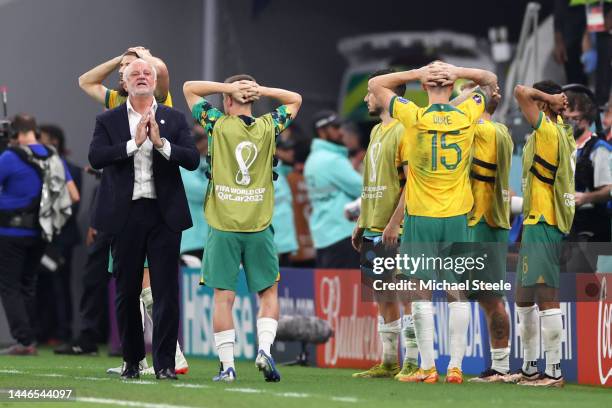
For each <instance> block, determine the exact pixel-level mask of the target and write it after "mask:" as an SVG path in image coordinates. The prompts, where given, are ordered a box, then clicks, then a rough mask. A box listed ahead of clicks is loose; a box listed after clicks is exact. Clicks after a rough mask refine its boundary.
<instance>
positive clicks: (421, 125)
mask: <svg viewBox="0 0 612 408" xmlns="http://www.w3.org/2000/svg"><path fill="white" fill-rule="evenodd" d="M483 110H484V97H483V95H482V94H480V93H476V92H475V93H473V94H472V95H470V96H469V98H468V99H467V100H466V101H465V102H463V103H462V104H460V105H459V106H458V107H454V106H451V105H450V104H438V103H436V104H431V105H429V106H427V107H425V108H418V107H416V105H414V107H413V113H412V120H405V121H403V122H404V126H405V127H406V133H405V135H404V138H405V140H404V143H403V144H402V146H403V148H404V150H405V152H404V153H403V155H402V158H403V160H404V161H407V162H408V169H409V170H408V180H407V190H408V192H407V207H408V213H409V214H410V215H417V216H426V217H452V216H456V215H461V214H466V213H467V212H469V211H470V209H471V207H472V204H473V198H472V193H471V189H470V181H469V164H470V159H471V151H472V143H473V140H474V126H475V121H476V119H477V118H478V117H479V116H480V115H481V114H482V111H483Z"/></svg>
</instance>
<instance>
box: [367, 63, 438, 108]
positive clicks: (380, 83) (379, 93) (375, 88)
mask: <svg viewBox="0 0 612 408" xmlns="http://www.w3.org/2000/svg"><path fill="white" fill-rule="evenodd" d="M429 75H430V73H429V68H428V67H427V66H425V67H421V68H418V69H411V70H409V71H402V72H394V73H391V74H386V75H379V76H377V77H374V78H372V79H370V80H369V81H368V90H369V91H370V92H371V93H372V94H374V95H375V97H376V98H378V100H379V101H381V103H382V104H383V106H389V103H390V102H391V98H393V97H394V96H397V95H395V92H393V89H395V88H396V87H398V86H399V85H402V84H405V83H407V82H412V81H421V82H422V83H425V84H428V82H431V78H430V77H429ZM431 84H432V85H435V83H433V82H432V83H431Z"/></svg>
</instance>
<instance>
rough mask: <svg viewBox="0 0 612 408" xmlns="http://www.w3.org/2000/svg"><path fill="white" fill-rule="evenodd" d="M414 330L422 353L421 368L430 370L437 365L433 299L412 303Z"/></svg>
mask: <svg viewBox="0 0 612 408" xmlns="http://www.w3.org/2000/svg"><path fill="white" fill-rule="evenodd" d="M412 317H413V319H414V332H415V336H416V341H417V345H418V346H419V353H421V368H423V369H424V370H429V369H430V368H433V367H435V366H436V362H435V360H434V316H433V304H432V303H431V301H417V302H413V303H412Z"/></svg>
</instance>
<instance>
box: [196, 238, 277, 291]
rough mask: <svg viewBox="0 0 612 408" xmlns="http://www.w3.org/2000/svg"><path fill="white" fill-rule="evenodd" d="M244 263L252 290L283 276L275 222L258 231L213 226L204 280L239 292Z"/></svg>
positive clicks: (265, 286) (205, 283) (266, 286)
mask: <svg viewBox="0 0 612 408" xmlns="http://www.w3.org/2000/svg"><path fill="white" fill-rule="evenodd" d="M241 263H242V267H243V269H244V273H245V275H246V281H247V286H248V288H249V291H250V292H260V291H262V290H264V289H267V288H269V287H270V286H272V285H274V283H275V282H278V281H279V280H280V273H279V269H278V255H277V253H276V246H275V245H274V230H273V229H272V227H271V226H269V227H268V228H266V229H264V230H262V231H258V232H229V231H221V230H218V229H215V228H212V227H210V229H209V231H208V240H207V241H206V251H205V252H204V263H203V264H202V278H201V280H200V284H202V285H206V286H209V287H211V288H215V289H226V290H231V291H234V292H235V291H236V286H237V285H238V274H239V273H240V264H241Z"/></svg>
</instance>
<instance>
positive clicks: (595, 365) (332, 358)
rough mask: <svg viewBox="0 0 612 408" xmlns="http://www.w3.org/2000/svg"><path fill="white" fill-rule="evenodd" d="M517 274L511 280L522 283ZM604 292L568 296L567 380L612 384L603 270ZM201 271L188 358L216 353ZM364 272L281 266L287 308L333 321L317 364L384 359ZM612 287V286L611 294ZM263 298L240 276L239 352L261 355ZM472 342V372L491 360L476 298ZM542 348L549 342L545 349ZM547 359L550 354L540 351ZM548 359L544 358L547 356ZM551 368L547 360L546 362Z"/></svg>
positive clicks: (442, 358) (440, 338)
mask: <svg viewBox="0 0 612 408" xmlns="http://www.w3.org/2000/svg"><path fill="white" fill-rule="evenodd" d="M514 276H515V275H514V273H509V274H508V278H507V280H508V281H509V282H514ZM592 276H593V275H590V277H586V279H585V276H580V275H571V274H562V275H561V287H562V288H563V287H565V288H577V289H578V290H582V288H583V287H585V285H588V284H589V283H590V282H592ZM599 277H600V278H601V277H603V278H602V280H601V285H600V292H599V296H597V294H595V296H596V297H595V299H594V300H593V301H591V302H578V303H576V302H562V303H561V310H562V311H563V315H564V317H563V322H564V330H563V335H562V362H561V364H562V368H563V373H564V375H565V377H566V380H568V381H570V382H578V383H581V384H595V385H605V386H608V387H610V386H612V301H611V300H610V299H611V296H610V295H609V294H607V291H612V274H601V275H599ZM199 279H200V271H199V270H198V269H189V268H183V269H182V271H181V303H182V304H181V313H182V319H181V323H182V333H181V335H182V338H183V349H184V352H185V354H186V355H187V356H193V357H205V358H216V351H215V347H214V339H213V330H212V306H213V303H212V293H213V291H212V289H210V288H208V287H206V286H200V285H199ZM360 284H361V277H360V272H359V271H357V270H322V269H321V270H316V269H315V270H313V269H293V268H283V269H281V281H280V283H279V296H280V306H281V314H287V315H292V314H294V315H295V314H297V315H305V316H312V315H316V316H317V317H319V318H321V319H324V320H327V321H328V322H329V323H330V325H331V326H332V328H333V330H334V333H335V336H334V337H332V338H331V339H330V340H329V341H328V342H327V343H326V344H324V345H319V346H317V347H313V346H310V348H309V354H310V362H311V363H312V364H316V365H317V366H319V367H344V368H366V367H369V366H371V365H373V364H375V363H377V362H378V359H379V356H380V352H381V344H380V340H379V337H378V333H377V328H376V326H377V315H376V306H375V305H374V304H373V303H364V302H362V301H361V294H360ZM610 293H612V292H610ZM512 295H513V294H512V293H508V299H507V303H506V308H507V309H508V310H509V312H510V316H511V323H512V324H511V328H510V330H511V334H510V338H511V342H512V350H511V358H510V366H511V368H512V369H516V368H518V367H519V366H520V364H521V358H520V356H521V355H522V350H521V345H520V336H519V335H518V331H517V330H516V327H517V322H518V317H517V314H516V312H515V310H514V303H513V300H514V299H513V296H512ZM442 297H443V293H435V295H434V301H435V302H434V311H435V326H436V335H435V338H434V341H435V349H436V365H437V367H438V369H439V371H440V372H441V373H443V372H444V371H445V370H446V366H447V364H448V361H449V358H450V356H449V345H448V320H447V319H448V306H447V304H446V302H444V301H441V300H440V299H442ZM257 310H258V304H257V297H256V296H254V295H251V294H249V293H248V292H247V290H246V282H245V280H244V274H240V280H239V285H238V291H237V296H236V304H235V306H234V311H233V315H234V321H235V322H236V340H237V342H236V350H235V351H236V357H237V358H238V359H253V358H255V352H256V342H257V336H256V320H257ZM471 312H472V313H471V316H472V319H471V322H470V327H469V330H468V345H467V350H466V356H465V359H464V361H463V370H464V372H465V373H466V374H471V375H476V374H479V373H480V372H481V371H482V370H484V369H485V368H486V367H487V366H488V361H490V353H489V347H488V343H489V337H488V333H487V325H486V320H485V317H484V314H483V313H482V312H481V311H480V309H479V307H478V305H477V304H475V303H471ZM540 350H541V347H540ZM298 352H299V344H297V343H277V344H276V345H275V350H274V355H275V358H276V360H277V361H279V362H283V361H290V360H293V359H294V358H295V356H296V355H297V354H298ZM540 356H541V357H542V358H543V357H544V355H543V352H542V351H541V352H540ZM541 364H543V363H542V362H541ZM540 369H541V370H543V369H544V367H543V366H541V367H540Z"/></svg>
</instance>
